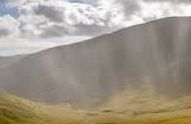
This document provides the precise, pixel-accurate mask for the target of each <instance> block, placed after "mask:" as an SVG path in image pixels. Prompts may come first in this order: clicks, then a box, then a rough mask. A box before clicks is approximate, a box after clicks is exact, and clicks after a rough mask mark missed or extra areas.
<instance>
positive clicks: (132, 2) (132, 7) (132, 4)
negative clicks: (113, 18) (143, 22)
mask: <svg viewBox="0 0 191 124" xmlns="http://www.w3.org/2000/svg"><path fill="white" fill-rule="evenodd" d="M115 2H116V3H119V4H121V5H122V6H123V8H124V12H125V14H126V16H129V15H131V14H134V13H135V12H137V11H139V10H140V9H141V8H140V4H139V0H115Z"/></svg>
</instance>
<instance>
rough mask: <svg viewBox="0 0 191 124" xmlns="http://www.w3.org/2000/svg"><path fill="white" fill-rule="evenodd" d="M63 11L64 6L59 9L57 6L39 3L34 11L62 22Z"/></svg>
mask: <svg viewBox="0 0 191 124" xmlns="http://www.w3.org/2000/svg"><path fill="white" fill-rule="evenodd" d="M63 11H64V8H62V9H61V10H58V8H56V7H55V6H48V5H42V4H40V5H38V6H37V7H35V8H34V12H35V14H37V15H43V16H45V17H46V18H48V19H49V20H50V21H55V22H62V21H63Z"/></svg>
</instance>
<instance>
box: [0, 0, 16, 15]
mask: <svg viewBox="0 0 191 124" xmlns="http://www.w3.org/2000/svg"><path fill="white" fill-rule="evenodd" d="M3 15H10V16H12V17H18V16H19V12H18V9H17V7H14V6H9V5H8V3H7V1H6V0H0V16H3Z"/></svg>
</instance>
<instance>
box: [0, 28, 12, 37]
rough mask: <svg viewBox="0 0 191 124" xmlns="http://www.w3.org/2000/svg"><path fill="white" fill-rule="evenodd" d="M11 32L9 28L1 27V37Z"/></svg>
mask: <svg viewBox="0 0 191 124" xmlns="http://www.w3.org/2000/svg"><path fill="white" fill-rule="evenodd" d="M10 33H11V32H10V31H9V30H7V29H3V28H2V29H1V28H0V38H1V37H6V36H8V35H10Z"/></svg>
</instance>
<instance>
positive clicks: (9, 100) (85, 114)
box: [0, 91, 191, 124]
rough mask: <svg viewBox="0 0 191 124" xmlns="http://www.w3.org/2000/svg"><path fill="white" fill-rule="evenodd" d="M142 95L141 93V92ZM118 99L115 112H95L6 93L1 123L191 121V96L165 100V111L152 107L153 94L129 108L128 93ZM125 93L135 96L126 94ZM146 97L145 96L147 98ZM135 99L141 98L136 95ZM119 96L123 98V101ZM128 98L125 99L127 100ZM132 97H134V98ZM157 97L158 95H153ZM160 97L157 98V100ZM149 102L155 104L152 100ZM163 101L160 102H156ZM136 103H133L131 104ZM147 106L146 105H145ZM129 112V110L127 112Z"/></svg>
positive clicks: (145, 123) (173, 123) (166, 123)
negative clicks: (30, 99)
mask: <svg viewBox="0 0 191 124" xmlns="http://www.w3.org/2000/svg"><path fill="white" fill-rule="evenodd" d="M139 92H140V91H139ZM120 94H121V95H119V96H118V97H112V99H118V100H119V101H118V102H119V104H113V102H111V103H110V105H112V104H113V105H114V106H112V109H108V108H105V107H103V106H102V107H100V108H98V109H94V110H92V111H86V110H79V109H74V108H72V106H64V105H63V106H49V105H46V104H42V103H35V102H32V101H29V100H26V99H23V98H18V97H15V96H12V95H9V94H6V93H0V123H1V124H180V123H181V124H190V121H191V108H190V106H191V103H190V100H191V97H187V98H185V99H179V100H175V101H162V102H163V103H162V104H163V105H160V104H159V106H163V107H162V109H161V108H160V107H158V106H155V108H154V107H153V108H152V107H151V106H152V102H151V104H148V99H145V98H149V99H150V98H151V96H152V94H150V93H146V94H145V93H143V92H142V96H144V97H143V98H141V102H140V101H139V103H138V102H137V104H135V105H133V106H134V107H133V106H132V104H128V105H130V106H131V108H132V107H133V108H134V109H136V111H135V110H133V109H128V107H127V106H128V105H126V104H122V103H125V102H126V101H127V100H129V98H130V97H129V96H128V97H125V96H124V93H120ZM125 94H131V93H130V92H129V93H127V92H126V93H125ZM143 94H144V95H143ZM132 95H133V96H134V98H136V97H137V96H136V95H135V94H134V93H133V94H132ZM119 97H121V98H123V99H120V98H119ZM124 98H125V99H124ZM131 98H132V97H131ZM152 98H154V96H152ZM156 98H157V97H156ZM149 101H152V99H150V100H149ZM155 101H158V102H161V101H160V100H156V99H155ZM181 101H184V102H186V101H187V102H188V104H187V105H189V106H187V107H186V108H184V107H183V106H181V107H180V104H179V103H181ZM131 102H132V101H131ZM142 104H144V105H142ZM139 106H143V108H152V109H153V110H151V109H149V111H142V110H141V109H140V108H139ZM127 109H128V111H127Z"/></svg>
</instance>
